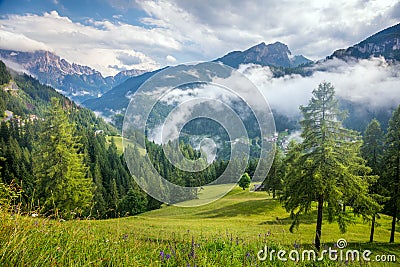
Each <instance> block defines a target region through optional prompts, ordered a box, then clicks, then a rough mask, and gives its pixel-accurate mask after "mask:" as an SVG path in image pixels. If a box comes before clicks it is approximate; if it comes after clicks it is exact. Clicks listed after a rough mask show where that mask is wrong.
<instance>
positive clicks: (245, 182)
mask: <svg viewBox="0 0 400 267" xmlns="http://www.w3.org/2000/svg"><path fill="white" fill-rule="evenodd" d="M250 183H251V179H250V176H249V174H248V173H247V172H245V173H244V174H243V175H242V177H240V180H239V183H238V184H239V186H240V187H241V188H242V189H243V190H245V189H246V188H249V186H250Z"/></svg>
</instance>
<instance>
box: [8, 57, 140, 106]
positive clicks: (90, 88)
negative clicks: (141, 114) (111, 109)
mask: <svg viewBox="0 0 400 267" xmlns="http://www.w3.org/2000/svg"><path fill="white" fill-rule="evenodd" d="M0 58H1V59H3V60H5V61H6V62H12V63H14V64H17V65H19V67H20V68H22V69H23V70H25V71H27V72H29V73H30V74H32V75H34V76H35V77H36V78H38V79H39V81H40V82H42V83H45V84H49V85H51V86H53V87H54V88H56V89H58V90H61V91H63V93H64V94H65V95H67V96H68V97H70V98H71V99H73V100H74V101H76V102H78V103H79V102H82V101H84V100H86V99H90V98H95V97H98V96H99V95H101V94H103V93H105V92H107V91H108V90H110V89H111V88H113V87H114V86H116V85H118V84H120V83H122V82H124V81H125V80H126V79H127V78H129V77H132V76H137V75H140V74H142V73H143V72H145V71H143V70H129V71H123V72H120V73H118V74H117V75H116V76H114V77H113V76H110V77H103V76H102V74H101V73H100V72H99V71H97V70H95V69H92V68H90V67H88V66H82V65H79V64H75V63H72V64H71V63H69V62H68V61H66V60H65V59H62V58H60V57H59V56H57V55H56V54H54V53H51V52H49V51H35V52H20V51H10V50H0Z"/></svg>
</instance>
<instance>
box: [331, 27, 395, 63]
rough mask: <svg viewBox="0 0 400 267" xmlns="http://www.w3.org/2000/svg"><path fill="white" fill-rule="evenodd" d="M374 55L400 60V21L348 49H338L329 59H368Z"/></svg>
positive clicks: (390, 59)
mask: <svg viewBox="0 0 400 267" xmlns="http://www.w3.org/2000/svg"><path fill="white" fill-rule="evenodd" d="M372 56H373V57H379V56H382V57H384V58H385V59H386V60H387V61H400V23H399V24H397V25H394V26H392V27H389V28H387V29H384V30H382V31H380V32H378V33H376V34H374V35H372V36H370V37H368V38H367V39H365V40H364V41H362V42H360V43H358V44H356V45H353V46H350V47H349V48H347V49H339V50H336V51H335V52H334V53H333V54H332V55H331V56H329V57H327V59H332V58H334V57H336V58H339V59H343V60H347V59H350V58H357V59H366V58H370V57H372Z"/></svg>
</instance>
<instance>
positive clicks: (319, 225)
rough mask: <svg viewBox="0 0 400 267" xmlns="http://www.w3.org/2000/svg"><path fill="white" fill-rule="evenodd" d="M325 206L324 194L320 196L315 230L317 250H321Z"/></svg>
mask: <svg viewBox="0 0 400 267" xmlns="http://www.w3.org/2000/svg"><path fill="white" fill-rule="evenodd" d="M323 207H324V195H322V194H321V195H319V196H318V215H317V227H316V230H315V248H316V249H317V251H320V250H321V232H322V209H323Z"/></svg>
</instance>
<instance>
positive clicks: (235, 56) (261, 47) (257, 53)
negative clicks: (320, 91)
mask: <svg viewBox="0 0 400 267" xmlns="http://www.w3.org/2000/svg"><path fill="white" fill-rule="evenodd" d="M291 54H292V53H291V52H290V50H289V47H288V46H287V45H286V44H284V43H281V42H275V43H272V44H265V43H264V42H261V43H259V44H257V45H255V46H252V47H250V48H249V49H247V50H245V51H243V52H242V51H234V52H231V53H229V54H227V55H225V56H223V57H221V58H218V59H216V60H215V61H220V62H222V63H224V64H226V65H228V66H231V67H233V68H238V67H239V65H240V64H249V63H253V64H258V65H261V66H274V67H284V68H289V67H296V66H298V65H300V64H304V63H308V62H310V60H308V59H307V58H305V57H303V56H294V57H293V56H291Z"/></svg>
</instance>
